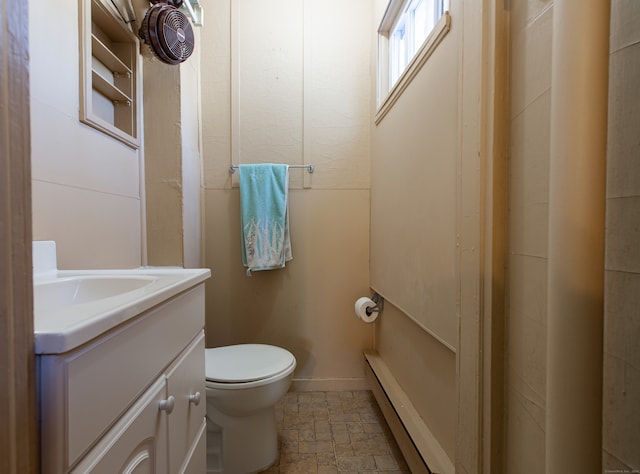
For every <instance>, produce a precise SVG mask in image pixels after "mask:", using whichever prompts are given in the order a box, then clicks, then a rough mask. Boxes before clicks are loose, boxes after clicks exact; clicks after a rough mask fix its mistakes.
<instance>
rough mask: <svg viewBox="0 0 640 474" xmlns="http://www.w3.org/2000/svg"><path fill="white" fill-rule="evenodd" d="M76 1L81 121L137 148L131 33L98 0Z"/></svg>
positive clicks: (134, 50)
mask: <svg viewBox="0 0 640 474" xmlns="http://www.w3.org/2000/svg"><path fill="white" fill-rule="evenodd" d="M79 1H80V51H81V53H80V120H81V121H82V122H84V123H86V124H87V125H90V126H92V127H94V128H96V129H98V130H100V131H102V132H104V133H106V134H107V135H110V136H112V137H114V138H116V139H118V140H120V141H122V142H124V143H126V144H127V145H129V146H131V147H133V148H137V147H139V145H140V139H139V134H138V131H139V128H140V126H139V117H138V71H137V65H138V51H139V43H138V38H137V37H136V35H135V34H134V33H133V32H132V31H131V28H130V27H129V26H128V25H127V24H126V23H125V21H124V19H123V18H122V17H121V16H120V14H119V12H118V11H117V10H116V9H115V8H114V7H113V6H112V5H110V4H109V3H107V2H103V0H79Z"/></svg>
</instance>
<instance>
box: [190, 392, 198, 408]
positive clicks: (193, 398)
mask: <svg viewBox="0 0 640 474" xmlns="http://www.w3.org/2000/svg"><path fill="white" fill-rule="evenodd" d="M200 397H201V395H200V392H196V393H192V394H191V395H189V403H193V404H194V405H195V406H198V405H200Z"/></svg>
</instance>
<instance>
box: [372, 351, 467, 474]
mask: <svg viewBox="0 0 640 474" xmlns="http://www.w3.org/2000/svg"><path fill="white" fill-rule="evenodd" d="M364 356H365V359H366V361H367V363H368V364H369V367H370V369H371V373H372V374H373V376H374V377H375V379H376V380H374V381H372V383H375V382H376V381H377V383H378V384H379V386H380V388H381V389H382V390H383V391H384V394H385V395H386V398H387V399H388V400H389V402H390V403H391V406H392V407H393V410H394V413H395V415H396V416H397V419H398V420H399V421H400V424H401V425H402V427H403V428H404V429H405V430H406V432H407V434H408V435H409V437H410V438H411V441H412V442H413V445H414V446H415V449H417V451H418V453H419V454H420V457H421V458H422V460H423V461H424V462H425V464H427V466H428V467H429V470H430V472H434V473H439V474H454V473H455V468H454V465H453V462H452V461H451V459H450V458H449V456H448V454H447V453H446V451H445V450H444V449H443V448H442V446H441V445H440V443H439V442H438V439H437V438H436V436H435V435H434V434H433V433H432V432H431V430H430V429H429V427H428V426H427V424H426V423H425V421H424V420H423V419H422V417H421V416H420V414H419V413H418V411H417V410H416V409H415V407H414V406H413V404H412V403H411V400H410V399H409V397H408V396H407V394H406V393H405V392H404V390H403V389H402V387H401V386H400V384H399V383H398V381H397V380H396V378H395V377H394V376H393V374H392V373H391V370H390V369H389V367H388V366H387V364H386V363H385V361H384V360H383V359H382V357H380V355H379V354H378V353H377V352H365V354H364ZM374 387H375V386H374ZM374 393H375V392H374ZM379 404H380V402H379ZM389 424H394V423H393V421H389ZM394 435H396V434H395V433H394Z"/></svg>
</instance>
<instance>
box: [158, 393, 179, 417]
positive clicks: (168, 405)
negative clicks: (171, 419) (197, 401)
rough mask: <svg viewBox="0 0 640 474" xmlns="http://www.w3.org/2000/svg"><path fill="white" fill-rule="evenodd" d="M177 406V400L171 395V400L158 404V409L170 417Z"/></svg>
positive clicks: (161, 401)
mask: <svg viewBox="0 0 640 474" xmlns="http://www.w3.org/2000/svg"><path fill="white" fill-rule="evenodd" d="M175 406H176V399H175V398H173V395H169V398H167V399H166V400H160V403H159V404H158V408H159V409H160V410H164V411H166V412H167V415H169V414H170V413H171V412H172V411H173V408H174V407H175Z"/></svg>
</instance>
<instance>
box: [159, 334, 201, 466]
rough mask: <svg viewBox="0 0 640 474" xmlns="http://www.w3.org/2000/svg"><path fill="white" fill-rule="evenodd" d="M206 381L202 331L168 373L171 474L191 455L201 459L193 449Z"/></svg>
mask: <svg viewBox="0 0 640 474" xmlns="http://www.w3.org/2000/svg"><path fill="white" fill-rule="evenodd" d="M205 378H206V376H205V368H204V332H201V333H200V334H199V335H198V336H197V337H196V338H195V339H194V340H193V341H192V342H191V344H189V346H187V348H186V349H185V350H184V352H183V353H182V354H181V355H180V356H179V357H178V358H177V359H176V361H175V362H174V363H173V364H172V365H171V367H170V368H169V370H167V395H169V396H173V397H174V399H175V406H174V409H173V411H172V412H171V414H170V415H169V416H168V419H167V422H168V424H169V427H168V429H169V466H170V472H171V473H177V472H180V471H181V470H182V469H181V466H184V465H186V464H188V463H189V462H190V460H189V459H187V457H189V456H190V455H193V456H204V454H203V452H202V451H199V450H196V451H194V450H193V443H195V442H196V440H197V437H198V435H200V433H201V431H202V426H203V424H204V420H205V412H206V405H207V401H206V395H205V384H204V381H205ZM203 461H204V460H203Z"/></svg>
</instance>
